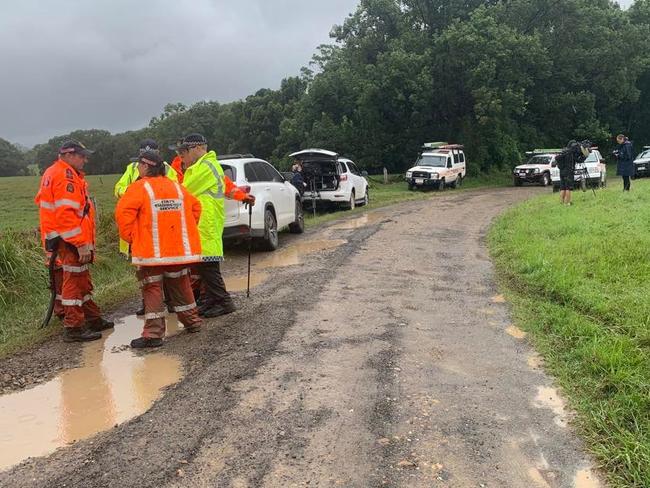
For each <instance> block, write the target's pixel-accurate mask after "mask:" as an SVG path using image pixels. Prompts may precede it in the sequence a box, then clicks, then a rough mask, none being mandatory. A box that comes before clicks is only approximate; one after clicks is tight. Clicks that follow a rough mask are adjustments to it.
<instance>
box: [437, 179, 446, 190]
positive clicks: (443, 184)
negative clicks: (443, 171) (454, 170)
mask: <svg viewBox="0 0 650 488" xmlns="http://www.w3.org/2000/svg"><path fill="white" fill-rule="evenodd" d="M445 186H446V185H445V179H444V178H443V179H441V180H440V181H439V182H438V191H444V190H445Z"/></svg>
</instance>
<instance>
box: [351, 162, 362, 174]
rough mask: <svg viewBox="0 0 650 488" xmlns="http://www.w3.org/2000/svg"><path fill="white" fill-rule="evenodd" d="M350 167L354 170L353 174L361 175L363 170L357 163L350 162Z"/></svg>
mask: <svg viewBox="0 0 650 488" xmlns="http://www.w3.org/2000/svg"><path fill="white" fill-rule="evenodd" d="M348 167H349V168H350V171H351V172H352V174H353V175H357V176H360V175H361V171H359V168H357V165H356V164H354V163H348Z"/></svg>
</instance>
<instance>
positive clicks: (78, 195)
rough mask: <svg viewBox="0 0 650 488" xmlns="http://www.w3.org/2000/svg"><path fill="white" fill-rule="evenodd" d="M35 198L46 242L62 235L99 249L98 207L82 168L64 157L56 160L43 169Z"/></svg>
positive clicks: (79, 246)
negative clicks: (97, 233)
mask: <svg viewBox="0 0 650 488" xmlns="http://www.w3.org/2000/svg"><path fill="white" fill-rule="evenodd" d="M34 201H35V202H36V205H38V206H39V218H40V224H41V225H40V227H41V239H42V240H43V244H45V241H46V240H49V239H54V238H56V237H60V238H61V239H63V240H64V241H66V242H68V243H70V244H72V245H73V246H75V247H76V248H82V249H89V250H91V251H92V250H94V249H95V207H94V205H93V202H92V201H91V200H90V197H89V196H88V182H87V181H86V180H85V179H84V174H83V173H82V172H78V171H77V170H76V169H74V168H73V167H72V166H70V165H69V164H68V163H66V162H65V161H63V160H61V159H59V160H58V161H55V162H54V164H52V166H50V167H49V168H47V170H45V173H43V177H42V178H41V186H40V189H39V190H38V193H37V194H36V198H35V199H34Z"/></svg>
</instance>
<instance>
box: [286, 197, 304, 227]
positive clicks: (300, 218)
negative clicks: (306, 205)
mask: <svg viewBox="0 0 650 488" xmlns="http://www.w3.org/2000/svg"><path fill="white" fill-rule="evenodd" d="M289 232H291V233H292V234H302V233H303V232H305V212H304V210H303V208H302V203H300V200H296V220H295V222H293V223H292V224H289Z"/></svg>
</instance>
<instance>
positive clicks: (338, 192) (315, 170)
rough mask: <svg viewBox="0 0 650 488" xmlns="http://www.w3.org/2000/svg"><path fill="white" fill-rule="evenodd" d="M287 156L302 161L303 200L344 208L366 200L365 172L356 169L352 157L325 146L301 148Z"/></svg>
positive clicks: (366, 201) (364, 203)
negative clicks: (305, 185)
mask: <svg viewBox="0 0 650 488" xmlns="http://www.w3.org/2000/svg"><path fill="white" fill-rule="evenodd" d="M289 157H290V158H292V159H293V160H294V161H299V162H300V164H301V165H302V177H303V179H304V180H305V183H306V184H307V187H306V188H305V193H304V195H303V199H302V200H303V202H305V203H306V202H310V203H311V204H313V205H319V206H327V205H335V206H339V207H342V208H345V209H348V210H349V209H353V208H355V207H356V206H357V205H366V204H367V203H368V201H369V198H370V195H369V193H368V181H367V180H366V176H368V173H366V172H365V171H359V168H357V165H356V164H355V163H354V162H353V161H351V160H349V159H346V158H341V157H339V155H338V154H336V153H335V152H332V151H327V150H325V149H305V150H303V151H298V152H295V153H293V154H291V155H290V156H289Z"/></svg>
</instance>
